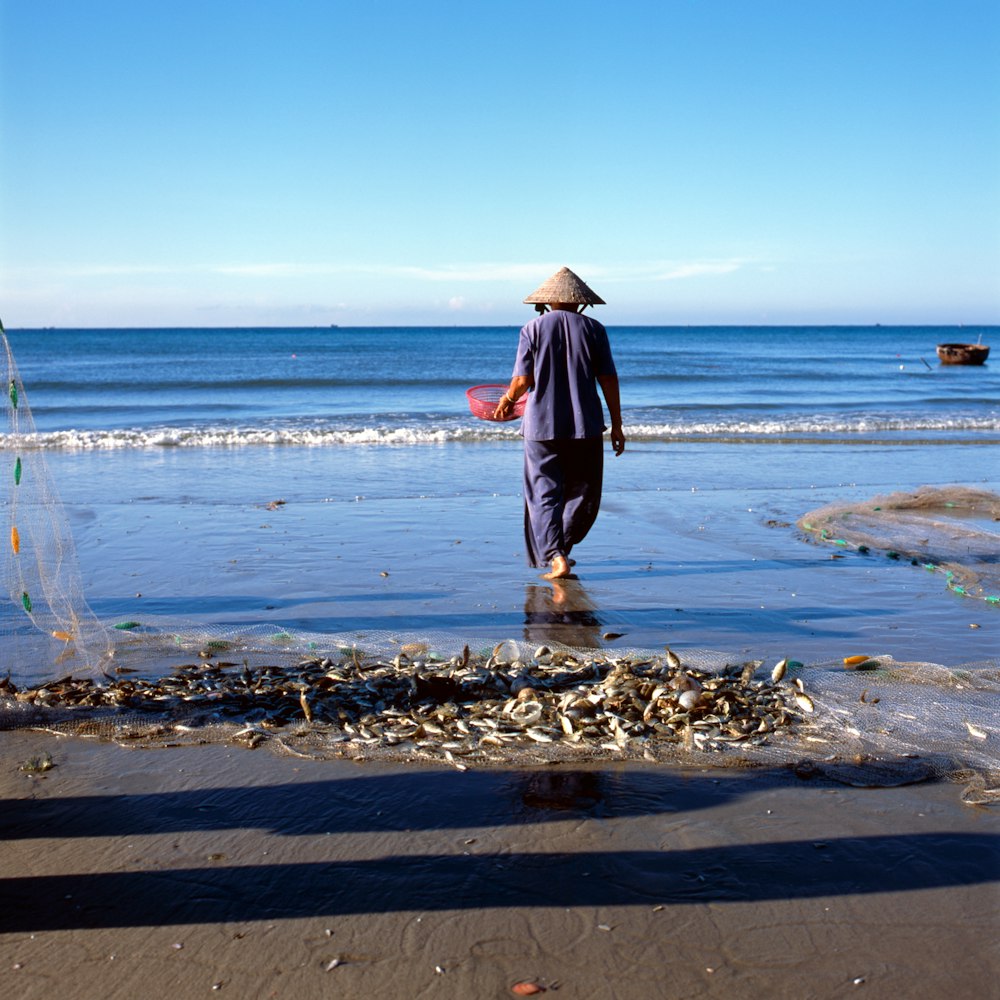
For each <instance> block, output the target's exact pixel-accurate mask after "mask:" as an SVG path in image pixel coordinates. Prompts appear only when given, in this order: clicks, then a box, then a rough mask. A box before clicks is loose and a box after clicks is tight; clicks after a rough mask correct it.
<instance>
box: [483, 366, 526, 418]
mask: <svg viewBox="0 0 1000 1000" xmlns="http://www.w3.org/2000/svg"><path fill="white" fill-rule="evenodd" d="M534 385H535V380H534V379H533V378H532V377H531V376H530V375H515V376H514V377H513V378H512V379H511V380H510V385H509V386H508V387H507V391H506V392H505V393H504V394H503V395H502V396H501V397H500V402H499V403H497V408H496V409H495V410H494V411H493V419H494V420H506V418H507V416H508V414H509V413H510V411H511V410H513V408H514V403H516V402H517V400H518V399H520V398H521V396H523V395H524V394H525V393H526V392H527V391H528V390H529V389H533V388H534Z"/></svg>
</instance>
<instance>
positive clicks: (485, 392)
mask: <svg viewBox="0 0 1000 1000" xmlns="http://www.w3.org/2000/svg"><path fill="white" fill-rule="evenodd" d="M506 391H507V386H505V385H474V386H473V387H472V388H471V389H466V390H465V398H466V399H468V401H469V409H470V410H471V411H472V415H473V416H474V417H479V419H480V420H496V417H494V416H493V412H494V410H496V408H497V403H499V402H500V397H501V396H502V395H503V394H504V393H505V392H506ZM527 405H528V397H527V396H522V397H521V398H520V399H519V400H518V401H517V402H516V403H515V404H514V409H513V410H511V413H510V416H509V417H505V418H504V420H517V418H518V417H519V416H521V415H522V414H523V413H524V408H525V407H526V406H527Z"/></svg>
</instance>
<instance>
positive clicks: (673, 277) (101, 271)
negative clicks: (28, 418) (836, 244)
mask: <svg viewBox="0 0 1000 1000" xmlns="http://www.w3.org/2000/svg"><path fill="white" fill-rule="evenodd" d="M751 263H756V264H758V265H762V262H753V261H749V260H747V259H745V258H729V259H724V260H693V261H644V262H639V263H628V264H610V265H609V264H593V265H591V264H587V263H570V264H569V265H568V266H570V267H572V268H573V269H574V270H576V271H578V272H579V273H580V274H581V277H584V279H585V280H591V279H593V280H602V281H624V282H629V281H682V280H685V279H688V278H700V277H705V276H711V275H724V274H731V273H733V272H734V271H739V270H741V269H742V268H744V267H746V266H748V265H749V264H751ZM561 266H563V265H562V264H559V263H554V262H552V261H547V262H543V263H532V264H501V263H489V262H487V263H461V264H441V265H437V266H419V265H408V264H365V263H325V262H310V263H307V262H290V261H257V262H249V263H227V264H203V265H198V264H119V263H108V264H72V263H70V264H56V265H52V266H50V267H22V268H14V269H12V270H13V271H15V272H17V273H19V274H20V275H21V276H24V277H28V276H32V277H36V278H37V277H41V276H45V277H56V278H84V279H86V278H109V277H110V278H127V277H144V276H146V277H149V276H170V275H178V276H184V275H186V276H192V275H199V274H201V275H224V276H227V277H234V278H241V277H245V278H311V277H328V278H329V277H337V276H346V275H367V276H370V277H387V278H409V279H412V280H415V281H417V282H427V283H432V284H433V283H442V282H449V283H458V282H461V283H473V284H475V283H485V282H507V281H519V282H523V281H528V282H531V281H541V280H543V279H544V278H546V277H548V275H550V274H551V273H553V272H554V271H556V270H558V268H559V267H561Z"/></svg>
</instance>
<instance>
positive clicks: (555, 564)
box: [542, 556, 570, 580]
mask: <svg viewBox="0 0 1000 1000" xmlns="http://www.w3.org/2000/svg"><path fill="white" fill-rule="evenodd" d="M569 574H570V568H569V560H568V559H567V558H566V557H565V556H556V557H555V558H554V559H553V560H552V569H551V570H550V571H549V572H548V573H543V574H542V579H543V580H562V579H564V578H565V577H567V576H569Z"/></svg>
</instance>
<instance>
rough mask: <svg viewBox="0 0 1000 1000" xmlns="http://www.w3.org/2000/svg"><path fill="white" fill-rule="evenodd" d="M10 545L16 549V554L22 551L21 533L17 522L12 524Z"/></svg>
mask: <svg viewBox="0 0 1000 1000" xmlns="http://www.w3.org/2000/svg"><path fill="white" fill-rule="evenodd" d="M10 547H11V548H12V549H13V550H14V555H17V554H18V552H20V551H21V533H20V532H19V531H18V530H17V525H16V524H12V525H11V526H10Z"/></svg>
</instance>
